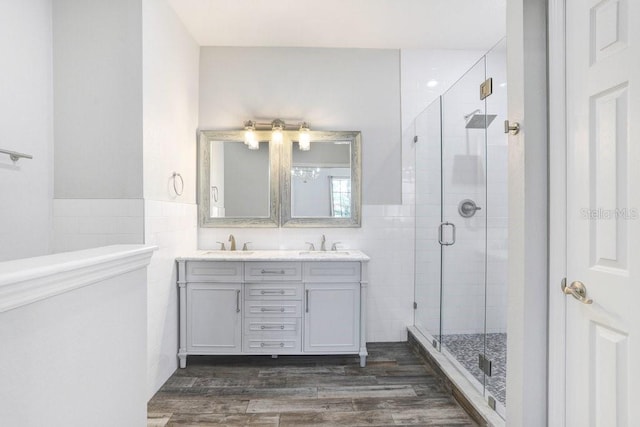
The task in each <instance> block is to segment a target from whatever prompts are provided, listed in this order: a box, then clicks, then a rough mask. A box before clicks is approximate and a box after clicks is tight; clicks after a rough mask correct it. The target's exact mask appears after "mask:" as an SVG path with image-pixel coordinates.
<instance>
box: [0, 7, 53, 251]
mask: <svg viewBox="0 0 640 427" xmlns="http://www.w3.org/2000/svg"><path fill="white" fill-rule="evenodd" d="M51 31H52V30H51V0H32V1H3V2H0V52H2V55H0V70H1V71H0V75H1V76H2V77H1V78H0V148H2V149H5V150H11V151H18V152H22V153H26V154H31V155H33V159H32V160H28V159H22V160H20V161H19V162H18V163H16V164H14V163H13V162H12V161H11V160H10V159H9V157H8V156H7V155H5V154H0V194H2V208H1V209H0V241H1V242H2V244H1V245H0V261H2V260H10V259H18V258H24V257H32V256H37V255H44V254H46V253H48V252H49V247H50V229H51V198H52V194H53V185H52V181H53V180H52V178H53V161H52V155H53V154H52V151H53V127H52V125H53V122H52V120H53V119H52V115H53V90H52V78H53V77H52V65H51V60H52V59H51V58H52V47H51Z"/></svg>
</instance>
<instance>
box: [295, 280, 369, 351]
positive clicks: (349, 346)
mask: <svg viewBox="0 0 640 427" xmlns="http://www.w3.org/2000/svg"><path fill="white" fill-rule="evenodd" d="M304 311H305V313H304V314H305V316H304V351H305V352H336V351H337V352H354V353H357V352H358V351H359V349H360V283H313V284H310V283H308V284H306V285H305V304H304Z"/></svg>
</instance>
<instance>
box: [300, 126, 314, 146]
mask: <svg viewBox="0 0 640 427" xmlns="http://www.w3.org/2000/svg"><path fill="white" fill-rule="evenodd" d="M298 148H299V149H300V151H309V150H310V149H311V135H310V134H309V126H307V124H306V123H302V125H300V135H299V138H298Z"/></svg>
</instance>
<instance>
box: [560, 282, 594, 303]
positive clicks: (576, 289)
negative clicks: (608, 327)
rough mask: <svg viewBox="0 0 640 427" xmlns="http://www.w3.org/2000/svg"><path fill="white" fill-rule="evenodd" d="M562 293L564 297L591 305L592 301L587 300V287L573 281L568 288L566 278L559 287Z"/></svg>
mask: <svg viewBox="0 0 640 427" xmlns="http://www.w3.org/2000/svg"><path fill="white" fill-rule="evenodd" d="M560 287H561V289H562V292H564V294H565V295H572V296H573V297H574V298H575V299H577V300H578V301H580V302H581V303H584V304H591V303H592V302H593V300H592V299H591V298H587V287H586V286H585V285H584V283H582V282H579V281H577V280H576V281H575V282H571V284H570V285H569V286H567V278H566V277H565V278H564V279H562V284H561V285H560Z"/></svg>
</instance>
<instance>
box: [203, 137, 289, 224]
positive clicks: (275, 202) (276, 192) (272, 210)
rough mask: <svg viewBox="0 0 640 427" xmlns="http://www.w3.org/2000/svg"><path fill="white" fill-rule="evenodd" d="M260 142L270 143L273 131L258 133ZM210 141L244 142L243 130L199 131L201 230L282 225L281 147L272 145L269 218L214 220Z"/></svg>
mask: <svg viewBox="0 0 640 427" xmlns="http://www.w3.org/2000/svg"><path fill="white" fill-rule="evenodd" d="M256 137H257V138H258V140H259V141H269V140H270V138H271V132H263V131H258V132H256ZM211 141H238V143H240V144H242V143H243V141H244V131H216V130H200V131H199V132H198V223H199V225H200V227H243V228H249V227H251V228H257V227H265V228H268V227H278V226H279V223H280V173H279V172H280V146H279V144H274V143H271V142H269V216H268V217H231V218H214V217H211V214H210V212H211V194H210V191H209V188H210V187H211V161H210V159H211V151H210V150H211V148H210V147H211V144H210V142H211Z"/></svg>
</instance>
